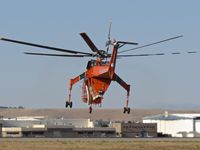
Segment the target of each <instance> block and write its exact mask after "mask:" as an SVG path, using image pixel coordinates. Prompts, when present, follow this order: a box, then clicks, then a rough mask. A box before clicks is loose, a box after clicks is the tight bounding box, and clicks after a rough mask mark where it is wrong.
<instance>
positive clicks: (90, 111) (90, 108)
mask: <svg viewBox="0 0 200 150" xmlns="http://www.w3.org/2000/svg"><path fill="white" fill-rule="evenodd" d="M89 113H90V114H91V113H92V106H90V107H89Z"/></svg>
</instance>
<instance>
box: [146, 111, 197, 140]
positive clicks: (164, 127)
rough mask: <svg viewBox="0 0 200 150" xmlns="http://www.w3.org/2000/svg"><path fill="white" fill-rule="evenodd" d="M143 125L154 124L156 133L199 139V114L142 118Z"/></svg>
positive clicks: (166, 113)
mask: <svg viewBox="0 0 200 150" xmlns="http://www.w3.org/2000/svg"><path fill="white" fill-rule="evenodd" d="M143 123H156V124H157V132H158V133H161V134H163V135H169V136H172V137H200V114H168V112H165V113H164V114H159V115H154V116H148V117H144V118H143Z"/></svg>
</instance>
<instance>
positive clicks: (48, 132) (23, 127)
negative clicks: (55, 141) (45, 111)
mask: <svg viewBox="0 0 200 150" xmlns="http://www.w3.org/2000/svg"><path fill="white" fill-rule="evenodd" d="M0 123H1V125H2V127H0V136H1V137H49V138H55V137H56V138H63V137H115V136H116V133H115V129H114V128H109V127H94V123H93V121H91V120H90V119H65V118H48V117H43V116H35V117H16V118H2V119H1V120H0Z"/></svg>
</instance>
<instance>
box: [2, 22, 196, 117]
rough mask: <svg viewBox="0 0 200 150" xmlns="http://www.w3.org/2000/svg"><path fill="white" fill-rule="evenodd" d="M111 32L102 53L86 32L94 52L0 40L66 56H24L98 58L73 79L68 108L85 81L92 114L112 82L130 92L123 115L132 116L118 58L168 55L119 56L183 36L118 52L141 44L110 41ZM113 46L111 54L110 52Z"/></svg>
mask: <svg viewBox="0 0 200 150" xmlns="http://www.w3.org/2000/svg"><path fill="white" fill-rule="evenodd" d="M110 33H111V24H110V26H109V33H108V41H107V42H106V47H107V48H106V50H99V49H98V48H97V47H96V46H95V44H94V43H93V42H92V41H91V39H90V38H89V36H88V35H87V34H86V33H84V32H83V33H80V35H81V37H82V38H83V39H84V40H85V42H86V43H87V45H88V46H89V47H90V49H91V50H92V52H93V53H88V52H82V51H74V50H69V49H62V48H56V47H50V46H44V45H39V44H34V43H28V42H23V41H18V40H12V39H7V38H0V40H3V41H7V42H13V43H17V44H23V45H28V46H34V47H39V48H45V49H49V50H54V51H58V52H64V53H65V54H48V53H30V52H25V54H28V55H42V56H58V57H77V58H81V57H93V58H96V59H91V60H89V61H88V63H87V67H86V69H87V70H86V71H85V72H84V73H82V74H81V75H79V76H77V77H75V78H72V79H70V83H69V98H68V100H67V101H66V108H67V107H70V108H72V100H71V95H72V87H73V85H74V84H75V83H77V82H78V81H80V80H82V79H83V80H84V81H83V84H82V101H83V102H85V103H87V104H88V105H89V113H92V105H96V104H101V103H102V101H103V95H104V94H105V92H106V91H107V89H108V87H109V85H110V83H111V82H112V81H116V82H117V83H118V84H120V85H121V86H122V87H123V88H124V89H125V90H126V92H127V97H126V99H125V107H124V110H123V113H127V114H129V113H130V107H129V95H130V85H129V84H127V83H126V82H125V81H124V80H122V79H121V78H120V77H119V76H118V75H117V74H116V73H115V67H116V61H117V58H122V57H137V56H154V55H165V54H164V53H156V54H135V55H121V54H119V53H124V52H128V51H132V50H136V49H139V48H144V47H147V46H151V45H155V44H159V43H162V42H166V41H169V40H173V39H176V38H180V37H182V35H181V36H176V37H172V38H168V39H165V40H161V41H158V42H155V43H151V44H146V45H143V46H139V47H135V48H132V49H128V50H123V51H120V52H118V49H119V48H121V47H123V46H124V45H126V44H129V45H138V43H134V42H125V41H117V40H111V38H110ZM110 46H112V53H108V51H109V49H110ZM188 53H195V52H188ZM171 54H180V53H171Z"/></svg>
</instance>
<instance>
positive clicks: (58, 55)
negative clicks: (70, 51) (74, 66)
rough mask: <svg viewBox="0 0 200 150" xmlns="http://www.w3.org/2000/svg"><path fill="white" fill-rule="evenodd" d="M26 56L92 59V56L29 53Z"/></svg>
mask: <svg viewBox="0 0 200 150" xmlns="http://www.w3.org/2000/svg"><path fill="white" fill-rule="evenodd" d="M24 54H27V55H39V56H57V57H92V56H91V55H67V54H46V53H29V52H24Z"/></svg>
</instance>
